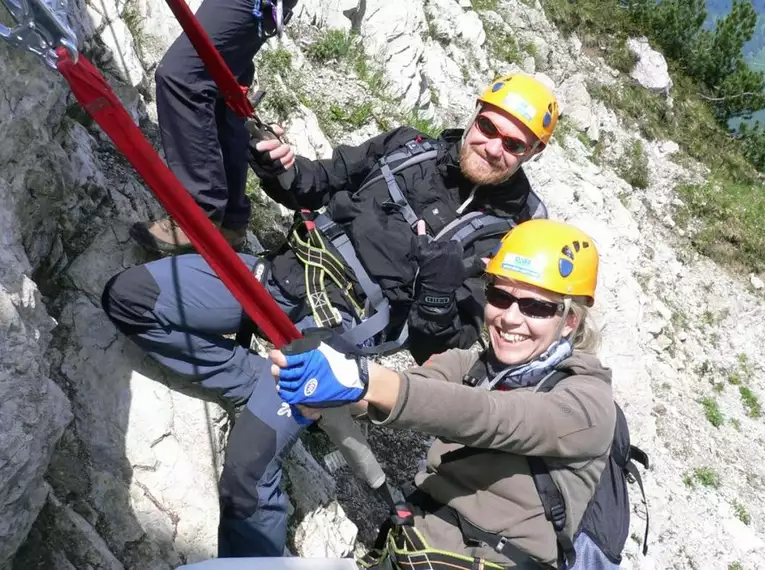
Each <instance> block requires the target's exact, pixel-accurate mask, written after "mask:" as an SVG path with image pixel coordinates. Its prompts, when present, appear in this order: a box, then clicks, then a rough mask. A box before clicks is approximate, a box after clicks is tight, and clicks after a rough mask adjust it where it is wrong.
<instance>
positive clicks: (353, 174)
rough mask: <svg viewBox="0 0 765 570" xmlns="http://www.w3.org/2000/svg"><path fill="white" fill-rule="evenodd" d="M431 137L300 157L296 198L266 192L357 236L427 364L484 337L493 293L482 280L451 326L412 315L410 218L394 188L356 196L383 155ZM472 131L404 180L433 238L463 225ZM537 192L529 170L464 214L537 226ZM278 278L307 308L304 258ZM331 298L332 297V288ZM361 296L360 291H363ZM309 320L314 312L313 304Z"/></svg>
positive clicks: (487, 245)
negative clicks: (531, 200)
mask: <svg viewBox="0 0 765 570" xmlns="http://www.w3.org/2000/svg"><path fill="white" fill-rule="evenodd" d="M417 136H421V137H423V138H424V139H427V138H428V137H427V135H424V134H423V133H420V132H418V131H416V130H414V129H411V128H408V127H401V128H398V129H395V130H393V131H390V132H387V133H383V134H381V135H378V136H376V137H374V138H372V139H370V140H368V141H366V142H365V143H363V144H361V145H359V146H355V147H351V146H345V145H341V146H338V147H337V148H336V149H335V150H334V152H333V154H332V158H329V159H324V160H314V161H311V160H308V159H306V158H304V157H300V156H299V157H297V160H296V165H297V176H296V178H295V181H294V182H293V184H292V187H291V188H290V189H289V191H286V192H285V191H284V190H282V189H281V187H280V186H279V184H278V182H276V179H270V180H263V181H262V186H263V189H264V191H265V192H266V193H267V194H268V195H269V196H270V197H271V198H273V199H274V200H276V201H277V202H280V203H281V204H284V205H285V206H287V207H289V208H292V209H300V208H304V209H309V210H318V209H319V208H322V207H326V213H327V214H328V215H329V216H330V217H331V218H332V219H333V220H334V221H335V222H336V223H338V224H340V225H341V226H342V227H343V229H344V230H345V231H346V233H347V234H348V235H349V237H350V239H351V241H352V243H353V244H354V246H355V250H356V253H357V255H358V257H359V259H360V260H361V262H362V263H363V265H364V267H365V269H366V270H367V272H368V273H369V275H370V276H371V277H372V278H373V279H374V280H375V281H376V282H377V283H378V284H379V285H380V287H381V288H382V290H383V292H384V294H385V295H386V297H387V298H388V299H389V301H390V303H391V322H390V324H389V325H388V329H387V330H388V331H389V332H391V333H392V332H394V331H397V330H398V329H399V328H400V327H401V326H402V325H403V323H404V322H405V321H406V320H407V319H408V320H409V328H410V334H409V338H410V341H409V349H410V351H411V352H412V355H413V356H414V358H415V359H416V360H417V361H419V362H422V361H423V360H425V359H427V358H428V357H429V356H430V355H431V354H435V353H438V352H442V351H443V350H446V349H447V348H455V347H458V348H467V347H469V346H471V345H472V344H473V343H474V342H475V341H476V340H477V338H478V336H479V334H480V328H481V320H482V315H483V310H482V306H483V290H482V283H481V279H480V276H479V275H475V276H472V277H471V278H469V279H468V280H467V281H466V282H465V285H464V286H463V287H462V288H461V289H460V290H459V291H458V294H457V301H458V302H457V307H456V310H455V311H454V314H453V315H450V317H451V318H446V319H443V318H441V319H439V322H433V321H431V320H428V319H426V318H424V317H425V316H424V315H422V314H421V313H420V312H419V311H416V310H412V296H413V281H414V277H415V274H416V271H417V266H416V264H415V263H414V261H413V259H412V250H413V245H414V232H413V231H412V229H411V228H410V226H409V224H408V223H407V221H406V220H405V219H404V217H403V215H402V214H401V213H400V212H399V211H398V210H397V209H395V208H393V207H391V206H392V204H391V202H390V196H389V193H388V186H387V185H386V183H385V181H384V180H379V181H378V182H376V183H374V184H372V185H370V186H369V187H367V188H365V189H364V191H363V192H360V193H354V192H355V191H356V190H357V189H358V188H359V187H361V185H362V184H363V182H364V180H365V179H366V178H367V175H369V173H370V172H371V171H372V170H373V169H374V168H375V165H376V164H377V161H378V160H379V159H380V157H382V156H383V155H386V154H389V153H391V152H393V151H394V150H396V149H398V148H400V147H402V146H403V145H404V143H406V142H408V141H410V140H412V139H414V138H415V137H417ZM461 136H462V130H458V129H450V130H446V131H444V132H443V133H441V135H440V140H441V141H442V142H443V143H445V144H444V145H443V147H442V149H441V150H440V152H439V155H438V157H437V159H436V160H430V161H426V162H422V163H420V164H417V165H415V166H412V167H409V168H406V169H404V170H402V171H401V172H399V173H397V174H396V175H395V176H396V179H397V182H398V184H399V186H400V187H401V190H402V191H403V192H404V195H405V197H406V199H407V201H408V202H409V205H410V206H411V207H412V209H413V210H414V212H415V214H417V216H418V217H420V218H422V219H424V220H425V222H426V223H427V225H428V231H429V233H430V234H431V235H435V234H437V233H438V232H439V231H440V230H441V229H442V228H443V227H444V226H446V225H447V224H448V223H449V222H451V221H452V220H454V219H455V218H456V217H457V208H458V207H459V206H460V205H461V204H462V203H463V202H464V201H465V200H466V199H467V198H468V196H469V195H470V191H471V190H472V188H473V186H474V185H473V184H472V183H471V182H470V181H468V180H467V179H465V177H464V176H463V175H462V173H461V171H460V167H459V149H460V144H461V143H460V139H461ZM529 192H530V186H529V182H528V179H527V178H526V175H525V174H524V172H523V170H522V169H519V170H518V172H516V173H515V174H514V175H513V176H512V177H511V178H510V179H509V180H508V181H507V182H505V183H503V184H501V185H498V186H483V187H480V188H478V189H477V191H476V194H475V197H474V199H473V201H472V202H471V203H470V205H469V206H468V208H467V209H466V210H465V212H464V213H466V212H469V211H473V210H479V209H482V210H484V211H485V212H486V213H489V214H494V215H497V216H503V217H504V216H507V217H511V218H514V219H515V220H516V221H522V220H525V219H528V218H529V217H530V214H529V212H528V208H527V206H526V204H527V198H528V196H529ZM497 242H498V239H497V238H488V239H484V240H479V241H477V242H476V243H475V244H473V245H472V246H471V247H469V248H468V249H466V251H465V256H466V257H467V256H477V257H478V258H480V257H486V256H488V255H489V254H490V253H491V252H492V251H493V250H494V248H495V247H496V245H497ZM272 271H273V275H274V277H275V279H276V281H277V283H279V285H280V287H281V288H282V289H283V290H284V293H285V294H286V295H288V296H289V297H291V298H292V299H293V300H294V301H296V302H299V301H300V300H304V299H305V283H304V273H303V267H302V264H301V263H300V262H299V261H298V260H297V259H296V257H295V255H294V253H292V252H291V251H289V250H282V251H281V252H279V253H278V254H277V255H276V256H275V258H274V259H273V266H272ZM328 290H329V289H328ZM359 291H360V289H359ZM330 293H331V294H330V296H331V298H332V300H333V301H334V302H336V303H337V305H338V306H341V307H344V306H345V303H344V301H343V298H342V296H340V294H339V292H335V293H336V294H332V292H331V290H330ZM305 305H306V307H305V313H306V314H307V313H308V311H309V310H310V309H309V308H308V306H307V303H305Z"/></svg>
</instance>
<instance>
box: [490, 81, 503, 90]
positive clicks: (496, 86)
mask: <svg viewBox="0 0 765 570" xmlns="http://www.w3.org/2000/svg"><path fill="white" fill-rule="evenodd" d="M504 86H505V82H504V81H497V82H496V83H495V84H494V85H493V86H492V88H491V92H492V93H496V92H497V91H499V90H500V89H502V88H503V87H504Z"/></svg>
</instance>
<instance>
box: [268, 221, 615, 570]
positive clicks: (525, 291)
mask: <svg viewBox="0 0 765 570" xmlns="http://www.w3.org/2000/svg"><path fill="white" fill-rule="evenodd" d="M597 275H598V252H597V250H596V248H595V243H594V242H593V241H592V239H591V238H590V237H589V236H587V235H586V234H585V233H584V232H582V231H581V230H579V229H577V228H575V227H573V226H571V225H568V224H564V223H561V222H555V221H551V220H531V221H527V222H524V223H521V224H519V225H518V226H517V227H516V228H515V229H513V230H511V231H510V232H509V233H508V234H507V236H506V237H505V238H504V239H503V240H502V242H501V245H500V246H499V248H498V250H497V251H496V253H495V254H494V255H493V257H492V258H491V260H490V261H489V263H488V265H487V267H486V277H485V287H486V306H485V309H484V320H485V323H486V329H487V330H488V334H489V339H490V346H489V348H488V349H487V350H486V351H485V352H483V353H481V354H478V353H476V352H474V351H470V350H460V349H455V350H449V351H447V352H444V353H442V354H439V355H437V356H434V357H432V358H431V359H430V360H429V361H428V362H427V363H426V365H425V366H421V367H417V368H412V369H409V370H405V371H403V372H395V371H393V370H389V369H386V368H383V367H382V366H380V365H378V364H376V363H374V362H372V361H369V360H367V359H366V357H364V356H359V355H348V356H347V355H345V354H342V353H341V352H339V351H337V350H335V349H334V348H332V347H331V345H332V344H333V339H332V336H331V335H329V334H321V333H323V332H325V331H319V332H317V333H314V335H313V336H311V335H310V334H309V336H308V337H307V338H313V341H314V343H315V346H316V347H317V348H315V349H314V350H309V351H305V352H298V353H295V351H288V350H287V349H285V353H287V354H283V353H281V352H279V351H273V352H272V353H271V359H272V361H273V362H274V366H273V368H272V372H273V374H274V376H275V377H277V381H278V389H279V394H280V396H281V397H282V398H283V399H284V400H285V402H287V403H289V404H290V405H293V406H300V407H301V408H300V409H302V411H303V413H304V414H305V415H306V416H310V417H316V415H317V414H318V413H320V410H321V408H328V407H333V406H339V405H347V404H352V405H354V406H356V407H357V410H356V412H357V413H363V412H364V411H365V412H366V413H367V415H368V417H369V419H370V420H371V421H372V422H373V423H374V424H376V425H383V426H389V427H394V428H401V429H414V430H418V431H420V432H423V433H426V434H428V435H432V436H436V438H437V439H436V440H435V442H434V443H433V444H432V445H431V448H430V450H429V452H428V464H427V469H424V470H422V471H420V472H419V473H418V474H417V475H416V477H415V480H414V484H415V485H414V488H413V489H412V493H410V494H409V497H408V499H407V501H408V502H407V503H402V504H400V505H397V506H396V508H395V509H394V514H393V516H392V517H391V523H392V527H391V526H388V527H387V528H385V530H384V531H383V532H382V533H381V536H380V537H379V538H378V542H377V545H376V547H377V548H378V549H379V550H378V552H376V553H373V554H371V555H369V556H367V557H366V558H365V559H364V560H363V561H362V563H361V564H360V565H361V567H365V568H374V569H381V570H382V569H383V568H384V569H386V570H390V569H396V570H404V569H411V568H415V567H422V568H429V569H431V570H471V569H475V568H486V569H497V570H500V569H503V568H551V569H552V568H562V567H563V565H564V564H565V567H566V568H567V569H569V570H571V569H575V570H585V569H588V568H602V569H616V568H618V563H619V559H620V554H621V549H622V548H623V547H624V541H625V540H626V538H627V534H626V533H627V531H628V529H629V510H630V509H629V501H628V500H626V490H625V491H624V492H621V491H620V490H619V489H620V486H623V485H625V483H624V479H623V475H622V473H621V471H620V470H619V467H621V466H622V465H621V464H620V463H619V461H620V460H619V459H614V454H617V455H618V454H619V453H623V452H624V449H622V447H623V446H622V445H617V443H616V442H617V438H618V437H621V436H623V435H624V434H625V433H626V422H625V423H624V424H623V425H620V420H619V419H617V417H618V415H619V413H620V412H618V410H617V408H616V407H615V406H614V402H613V396H612V389H611V371H610V370H609V369H607V368H605V367H604V366H603V365H602V364H601V362H600V361H599V360H598V358H597V357H596V356H595V351H596V348H597V345H598V333H597V332H596V330H595V329H594V328H593V327H592V325H591V323H590V318H589V316H588V308H589V307H590V306H592V304H593V303H594V301H595V286H596V282H597ZM288 348H289V347H288ZM622 418H623V416H622ZM617 426H619V429H617ZM620 429H623V430H624V432H622V431H620ZM626 437H627V438H628V435H627V436H626ZM612 441H613V442H614V445H613V448H614V449H612V445H611V444H612ZM620 441H621V440H620ZM626 447H627V448H629V442H628V441H627V444H626ZM622 459H623V463H627V462H629V458H628V457H627V458H626V459H625V458H622ZM612 460H613V461H616V462H617V463H616V464H617V465H618V467H617V468H616V471H615V472H612V471H611V470H610V467H611V466H612V464H611V461H612ZM612 481H613V484H612ZM596 491H597V492H598V493H596ZM599 493H601V494H599ZM596 495H597V496H598V498H597V499H593V498H594V497H596ZM593 500H594V501H595V502H596V503H597V504H596V505H595V506H591V502H592V501H593ZM625 519H626V520H625ZM604 553H607V554H604ZM577 559H578V562H577Z"/></svg>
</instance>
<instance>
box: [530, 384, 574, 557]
mask: <svg viewBox="0 0 765 570" xmlns="http://www.w3.org/2000/svg"><path fill="white" fill-rule="evenodd" d="M569 375H570V374H569V372H568V371H567V370H555V371H553V372H552V373H550V374H548V375H547V376H546V377H545V378H543V379H542V381H541V382H540V383H539V384H537V387H536V392H549V391H550V390H552V389H553V388H555V386H556V385H557V384H558V382H560V381H561V380H563V379H564V378H567V377H568V376H569ZM526 459H527V461H528V463H529V470H530V471H531V477H532V479H534V486H535V487H536V488H537V493H539V498H540V500H541V501H542V508H544V510H545V518H546V519H547V520H548V521H550V523H551V524H552V526H553V530H554V531H555V538H556V539H557V540H558V548H559V549H560V551H561V554H562V555H563V559H564V560H565V561H566V567H567V568H572V567H573V566H574V564H575V563H576V550H575V549H574V543H573V541H572V540H571V537H569V536H568V535H567V534H566V532H565V528H566V501H565V499H564V498H563V494H562V493H561V492H560V489H558V485H557V484H556V483H555V480H554V479H553V478H552V475H550V470H549V469H548V468H547V464H546V463H545V462H544V459H542V458H541V457H527V458H526Z"/></svg>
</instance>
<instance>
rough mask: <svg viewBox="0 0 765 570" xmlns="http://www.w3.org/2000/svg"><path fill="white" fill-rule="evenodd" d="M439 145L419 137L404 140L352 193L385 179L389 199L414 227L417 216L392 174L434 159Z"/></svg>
mask: <svg viewBox="0 0 765 570" xmlns="http://www.w3.org/2000/svg"><path fill="white" fill-rule="evenodd" d="M440 146H441V145H440V144H438V143H437V142H431V141H423V140H422V139H421V137H417V138H416V139H412V140H410V141H408V142H406V143H405V144H404V146H403V147H401V148H400V149H399V150H396V151H394V152H392V153H390V154H386V155H385V156H383V157H382V158H380V160H379V161H378V164H379V165H380V174H378V175H377V176H373V177H372V178H370V179H368V180H366V181H365V182H364V183H363V184H362V185H361V187H360V188H359V189H358V190H356V192H355V193H354V194H358V193H359V192H362V191H363V190H364V189H365V188H367V187H368V186H370V185H371V184H374V183H375V182H377V181H378V180H380V179H381V178H382V179H385V184H387V186H388V194H390V197H391V200H393V203H394V204H396V206H397V207H398V209H399V211H400V212H401V214H402V215H403V216H404V219H405V220H406V221H407V223H408V224H409V225H410V226H411V227H412V229H414V226H415V225H416V224H417V220H418V219H419V218H418V217H417V214H415V213H414V210H412V207H411V206H410V205H409V202H408V201H407V200H406V197H405V196H404V193H403V192H402V191H401V187H400V186H399V185H398V182H396V178H395V177H394V176H393V175H394V174H395V173H396V172H400V171H401V170H404V169H406V168H409V167H410V166H414V165H415V164H419V163H421V162H425V161H427V160H434V159H435V158H436V157H437V156H438V149H439V148H440ZM400 160H403V162H401V163H399V164H396V165H395V166H394V167H393V168H391V166H390V165H391V164H393V163H396V162H398V161H400Z"/></svg>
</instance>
